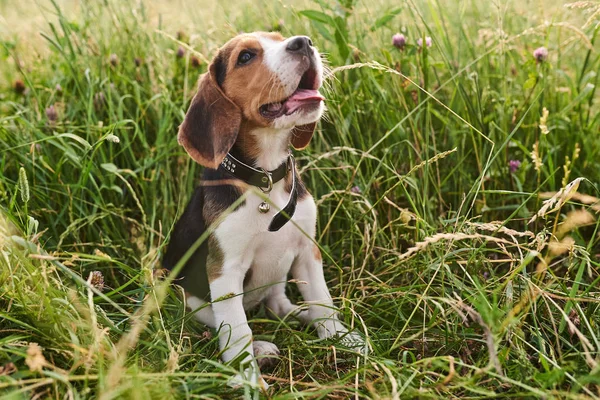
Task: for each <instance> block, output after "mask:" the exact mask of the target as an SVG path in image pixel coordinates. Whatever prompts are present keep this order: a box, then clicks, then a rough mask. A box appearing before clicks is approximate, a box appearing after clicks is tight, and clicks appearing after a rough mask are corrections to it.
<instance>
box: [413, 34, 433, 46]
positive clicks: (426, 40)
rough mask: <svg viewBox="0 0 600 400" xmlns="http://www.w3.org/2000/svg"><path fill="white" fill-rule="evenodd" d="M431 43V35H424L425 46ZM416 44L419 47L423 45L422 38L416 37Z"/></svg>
mask: <svg viewBox="0 0 600 400" xmlns="http://www.w3.org/2000/svg"><path fill="white" fill-rule="evenodd" d="M432 44H433V42H432V40H431V37H429V36H426V37H425V45H426V46H427V47H431V45H432ZM417 46H419V47H423V38H418V39H417Z"/></svg>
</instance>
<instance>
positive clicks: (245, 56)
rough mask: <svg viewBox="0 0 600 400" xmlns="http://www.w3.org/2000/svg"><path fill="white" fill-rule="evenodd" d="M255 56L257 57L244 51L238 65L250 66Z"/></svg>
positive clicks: (239, 57)
mask: <svg viewBox="0 0 600 400" xmlns="http://www.w3.org/2000/svg"><path fill="white" fill-rule="evenodd" d="M254 56H255V54H254V53H251V52H249V51H247V50H244V51H242V52H241V53H240V55H239V56H238V59H237V63H238V65H244V64H248V63H249V62H250V60H252V59H253V58H254Z"/></svg>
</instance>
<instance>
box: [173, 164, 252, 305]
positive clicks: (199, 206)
mask: <svg viewBox="0 0 600 400" xmlns="http://www.w3.org/2000/svg"><path fill="white" fill-rule="evenodd" d="M223 179H231V178H230V177H228V176H225V174H224V173H223V172H221V171H217V170H214V169H210V168H205V169H204V173H203V175H202V180H203V181H215V180H223ZM239 197H240V192H239V191H238V190H237V189H236V187H235V186H231V185H218V186H206V185H202V186H199V187H197V188H196V190H195V191H194V194H193V195H192V198H191V199H190V201H189V203H188V205H187V206H186V208H185V211H184V212H183V215H182V216H181V218H180V219H179V221H177V223H176V224H175V228H174V229H173V232H172V233H171V239H170V241H169V246H168V247H167V252H166V254H165V257H164V258H163V267H164V268H167V269H169V270H172V269H173V268H175V266H176V265H177V263H178V262H179V260H180V259H181V257H183V255H184V254H185V253H186V252H187V251H188V250H189V249H190V247H192V245H193V244H194V243H195V242H196V241H197V240H198V239H199V238H200V236H202V234H203V233H204V232H205V231H206V229H207V228H208V226H209V225H210V222H212V221H210V222H209V221H206V219H205V218H204V213H205V210H204V209H205V206H206V205H208V204H209V203H210V204H211V207H210V208H211V210H214V211H217V215H212V217H213V220H214V219H215V218H216V217H217V216H218V214H220V213H221V212H223V211H225V210H227V209H228V208H229V207H230V206H231V205H232V204H233V203H234V202H235V201H236V200H238V199H239ZM242 204H243V203H242ZM242 204H240V206H241V205H242ZM207 257H208V238H207V239H206V240H204V242H202V244H201V245H200V247H199V248H198V249H197V250H196V251H195V252H194V254H193V255H192V257H190V259H189V260H188V261H187V263H186V264H185V266H184V267H183V268H182V270H181V272H180V273H179V276H178V277H177V279H176V280H175V283H176V284H179V285H181V286H182V287H183V288H184V289H185V291H186V292H188V293H191V294H193V295H194V296H196V297H198V298H199V299H203V300H205V301H210V286H209V283H208V274H207V271H206V260H207Z"/></svg>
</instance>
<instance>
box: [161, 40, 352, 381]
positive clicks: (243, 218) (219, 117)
mask: <svg viewBox="0 0 600 400" xmlns="http://www.w3.org/2000/svg"><path fill="white" fill-rule="evenodd" d="M322 81H323V65H322V63H321V58H320V55H319V53H318V51H317V50H316V49H315V47H313V43H312V41H311V40H310V39H309V38H308V37H306V36H295V37H290V38H287V39H285V38H283V37H282V36H281V35H280V34H279V33H263V32H258V33H250V34H242V35H239V36H237V37H235V38H233V39H231V40H230V41H229V42H227V43H226V44H225V45H224V46H223V47H222V48H221V49H220V50H219V52H218V54H217V56H216V57H215V58H214V60H213V61H212V63H211V64H210V66H209V68H208V72H207V73H206V74H204V75H203V76H202V77H201V78H200V81H199V85H198V91H197V93H196V95H195V96H194V98H193V100H192V103H191V105H190V107H189V109H188V111H187V113H186V115H185V119H184V121H183V123H182V124H181V126H180V128H179V134H178V141H179V143H180V144H181V145H182V146H183V147H184V148H185V150H186V151H187V153H188V154H189V155H190V157H192V158H193V159H194V160H195V161H196V162H198V163H199V164H201V165H203V166H204V167H206V168H204V172H203V176H202V183H201V185H200V186H199V187H198V188H197V189H196V191H195V193H194V194H193V196H192V199H191V200H190V202H189V204H188V205H187V207H186V209H185V212H184V213H183V215H182V216H181V218H180V220H179V221H178V222H177V224H176V225H175V228H174V230H173V232H172V234H171V239H170V243H169V246H168V250H167V252H166V255H165V257H164V260H163V264H164V266H165V267H166V268H168V269H173V268H174V267H175V266H176V265H177V263H178V261H179V260H180V259H181V257H182V256H183V255H184V254H185V253H186V252H187V251H188V250H189V249H190V248H191V247H192V246H193V245H194V244H196V246H198V243H196V242H197V240H198V239H199V238H200V237H201V236H202V235H203V234H204V233H205V231H207V230H208V231H209V232H210V234H209V235H208V237H207V240H204V242H203V243H202V244H201V245H200V246H199V247H198V248H197V250H195V251H194V253H193V255H192V256H191V257H190V258H189V259H188V260H187V262H186V263H185V265H184V267H183V268H182V270H181V272H180V273H179V278H178V280H177V283H178V284H180V285H181V286H182V287H183V288H184V289H185V292H186V299H187V305H188V307H189V308H191V309H192V310H194V312H195V316H196V317H197V318H198V319H199V320H200V321H201V322H203V323H204V324H206V325H208V326H209V327H212V328H216V329H218V330H219V331H218V332H219V334H218V335H219V345H220V349H221V355H222V359H223V361H225V362H228V361H231V360H234V359H238V358H239V359H240V360H241V362H242V363H247V364H248V366H249V368H251V367H250V366H251V365H254V363H253V362H251V361H253V360H254V359H255V357H257V361H259V362H260V359H261V357H259V356H271V357H276V356H277V355H278V354H279V350H278V349H277V346H275V345H274V344H272V343H269V342H264V341H254V340H252V331H251V330H250V327H249V326H248V321H247V319H246V313H245V310H248V309H251V308H253V307H255V306H257V305H259V304H260V303H261V302H264V304H265V305H266V307H267V308H268V310H270V312H272V313H273V314H275V315H277V316H279V317H281V318H284V317H287V316H295V317H296V318H298V319H300V320H301V321H303V322H305V323H313V324H314V326H315V327H316V329H317V332H318V335H319V337H320V338H328V337H331V336H333V335H340V334H343V335H346V334H347V332H348V331H347V329H346V327H345V326H344V325H343V324H342V323H341V322H340V321H339V319H338V317H337V314H336V312H335V310H334V307H333V302H332V299H331V296H330V294H329V290H328V289H327V285H326V282H325V278H324V276H323V263H322V260H321V252H320V251H319V248H318V247H317V246H316V245H315V243H314V237H315V229H316V206H315V202H314V200H313V198H312V196H311V195H310V194H309V193H308V192H307V190H306V188H305V186H304V184H303V183H302V180H301V179H300V176H299V175H298V171H297V169H296V167H295V162H294V158H293V156H292V154H291V152H290V145H291V146H293V147H294V148H296V149H303V148H305V147H306V146H307V145H308V143H309V142H310V140H311V137H312V135H313V132H314V130H315V126H316V124H317V121H318V120H319V118H320V117H321V115H322V114H323V110H324V104H323V101H324V100H325V99H324V97H323V96H322V95H321V94H320V93H319V88H320V87H321V84H322ZM290 219H291V220H290ZM209 227H210V229H209ZM290 272H291V275H292V277H293V278H294V279H295V280H296V281H297V282H298V288H299V289H300V292H301V294H302V296H303V298H304V300H305V302H306V304H307V307H302V308H301V307H299V306H297V305H295V304H292V303H291V302H290V300H289V299H288V297H287V296H286V293H285V285H286V281H287V279H288V273H290ZM352 336H353V334H350V335H346V337H352ZM359 340H360V339H359ZM352 341H353V342H356V336H355V335H354V338H353V339H352ZM247 371H248V370H247ZM254 373H255V374H256V371H254ZM246 378H248V377H246ZM251 379H252V378H251ZM253 379H257V377H256V376H255V377H254V378H253ZM261 382H263V383H264V381H262V380H261Z"/></svg>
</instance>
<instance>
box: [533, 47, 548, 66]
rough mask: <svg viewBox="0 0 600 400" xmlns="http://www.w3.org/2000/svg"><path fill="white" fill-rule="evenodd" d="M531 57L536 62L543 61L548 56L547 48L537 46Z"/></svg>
mask: <svg viewBox="0 0 600 400" xmlns="http://www.w3.org/2000/svg"><path fill="white" fill-rule="evenodd" d="M533 58H535V61H537V62H538V63H543V62H544V61H546V59H547V58H548V49H547V48H545V47H543V46H542V47H538V48H537V49H535V50H534V51H533Z"/></svg>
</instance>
